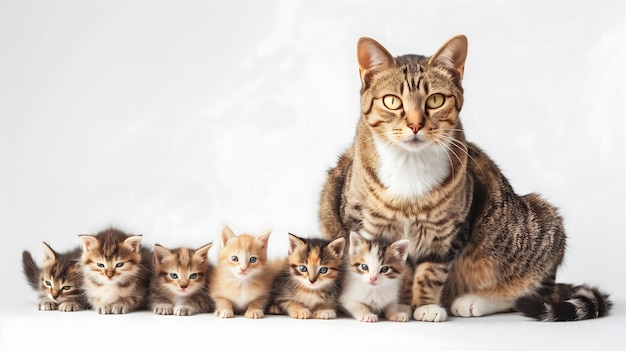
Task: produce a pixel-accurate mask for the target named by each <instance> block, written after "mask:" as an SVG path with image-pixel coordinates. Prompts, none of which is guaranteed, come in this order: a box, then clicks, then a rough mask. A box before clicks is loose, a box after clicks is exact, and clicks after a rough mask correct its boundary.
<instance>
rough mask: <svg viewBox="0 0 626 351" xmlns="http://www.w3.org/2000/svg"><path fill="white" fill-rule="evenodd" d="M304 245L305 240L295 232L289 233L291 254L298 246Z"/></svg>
mask: <svg viewBox="0 0 626 351" xmlns="http://www.w3.org/2000/svg"><path fill="white" fill-rule="evenodd" d="M302 245H304V240H302V238H300V237H298V236H297V235H295V234H291V233H289V253H290V254H291V253H292V252H294V251H295V250H296V249H297V248H299V247H300V246H302Z"/></svg>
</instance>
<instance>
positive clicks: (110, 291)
mask: <svg viewBox="0 0 626 351" xmlns="http://www.w3.org/2000/svg"><path fill="white" fill-rule="evenodd" d="M91 296H92V297H93V298H95V299H96V300H97V301H99V303H100V304H103V305H107V304H112V303H115V302H117V300H119V298H120V289H119V288H118V286H117V285H114V284H105V285H101V286H98V287H95V288H93V289H92V294H91Z"/></svg>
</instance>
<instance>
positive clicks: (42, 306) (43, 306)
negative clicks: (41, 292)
mask: <svg viewBox="0 0 626 351" xmlns="http://www.w3.org/2000/svg"><path fill="white" fill-rule="evenodd" d="M56 309H57V304H56V303H54V302H52V301H48V300H45V301H41V302H40V303H39V310H40V311H54V310H56Z"/></svg>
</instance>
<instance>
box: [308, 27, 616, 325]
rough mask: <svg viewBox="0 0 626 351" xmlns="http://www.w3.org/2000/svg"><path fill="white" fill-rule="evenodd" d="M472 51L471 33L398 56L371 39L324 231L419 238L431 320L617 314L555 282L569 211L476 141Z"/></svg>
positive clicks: (323, 212) (597, 296) (423, 304)
mask: <svg viewBox="0 0 626 351" xmlns="http://www.w3.org/2000/svg"><path fill="white" fill-rule="evenodd" d="M466 55H467V39H466V37H465V36H456V37H453V38H452V39H450V40H449V41H448V42H446V43H445V44H444V45H443V46H441V48H440V49H439V50H438V51H437V52H436V53H435V54H434V55H432V56H431V57H424V56H420V55H404V56H399V57H395V58H394V57H393V56H392V55H391V54H390V53H389V52H388V51H387V50H386V49H385V48H384V47H383V46H382V45H380V44H379V43H378V42H376V41H375V40H373V39H370V38H361V39H360V40H359V42H358V44H357V57H358V63H359V69H360V76H361V83H362V88H361V118H360V120H359V123H358V126H357V128H356V135H355V138H354V142H353V145H352V146H351V147H350V148H349V149H348V150H347V151H346V152H345V153H344V154H343V155H342V156H341V157H340V158H339V160H338V162H337V165H336V166H335V167H334V168H332V169H331V170H329V172H328V177H327V180H326V183H325V185H324V187H323V190H322V193H321V199H320V208H319V217H320V226H321V229H322V232H323V234H324V236H325V237H326V238H327V239H332V238H336V237H347V236H348V235H349V233H350V231H355V232H358V233H361V234H363V235H364V236H366V237H368V236H369V234H367V233H372V235H373V236H374V237H383V238H387V239H388V240H398V239H401V238H408V239H409V240H410V241H411V242H410V246H409V256H410V257H411V259H412V260H413V262H414V263H415V264H416V271H415V276H414V286H413V298H412V304H411V305H412V307H413V309H414V312H413V317H414V318H415V319H417V320H420V321H443V320H445V319H446V318H447V313H448V312H450V313H452V314H453V315H456V316H464V317H469V316H482V315H486V314H491V313H497V312H503V311H509V310H511V309H513V308H516V309H518V310H521V311H523V312H524V313H527V314H528V315H530V316H532V317H535V318H538V319H542V320H578V319H587V318H594V317H599V316H603V315H605V314H607V313H608V311H609V309H610V307H611V303H610V302H609V301H608V297H607V295H606V294H604V293H601V292H599V291H598V290H597V289H594V288H589V287H586V286H580V287H571V286H566V285H555V277H556V271H557V267H558V266H559V264H560V263H561V261H562V259H563V254H564V249H565V239H566V236H565V232H564V228H563V221H562V219H561V217H560V215H559V214H558V212H557V209H556V208H555V207H554V206H552V205H551V204H549V203H548V202H546V201H545V200H543V199H542V198H541V197H540V196H539V195H537V194H528V195H524V196H519V195H517V194H516V193H515V191H514V190H513V188H512V187H511V185H510V184H509V182H508V180H507V178H506V177H505V176H504V175H503V174H502V173H501V172H500V170H499V169H498V167H497V166H496V164H495V163H494V162H493V161H492V160H491V159H490V158H489V157H488V156H487V155H486V154H485V153H484V152H483V151H482V150H481V149H480V148H478V147H477V146H476V145H474V144H472V143H469V142H467V141H466V139H465V133H464V131H463V126H462V125H461V121H460V119H459V112H460V111H461V107H462V106H463V88H462V86H461V80H462V78H463V71H464V68H465V58H466ZM522 297H524V298H523V299H520V298H522ZM516 301H517V302H518V303H517V305H516Z"/></svg>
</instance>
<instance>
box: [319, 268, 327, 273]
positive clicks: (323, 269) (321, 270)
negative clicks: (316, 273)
mask: <svg viewBox="0 0 626 351" xmlns="http://www.w3.org/2000/svg"><path fill="white" fill-rule="evenodd" d="M320 273H322V274H326V273H328V268H326V267H322V268H320Z"/></svg>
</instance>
